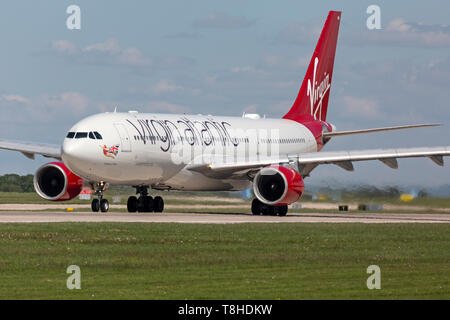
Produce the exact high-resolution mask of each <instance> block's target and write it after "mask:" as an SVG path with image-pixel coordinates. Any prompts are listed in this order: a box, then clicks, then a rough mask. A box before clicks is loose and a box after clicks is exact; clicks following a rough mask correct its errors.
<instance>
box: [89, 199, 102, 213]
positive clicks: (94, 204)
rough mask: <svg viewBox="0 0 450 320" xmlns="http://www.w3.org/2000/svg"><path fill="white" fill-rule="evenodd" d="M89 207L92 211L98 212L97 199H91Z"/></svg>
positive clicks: (98, 203) (98, 202) (98, 204)
mask: <svg viewBox="0 0 450 320" xmlns="http://www.w3.org/2000/svg"><path fill="white" fill-rule="evenodd" d="M91 209H92V212H98V211H99V210H100V201H99V200H98V199H94V200H92V203H91Z"/></svg>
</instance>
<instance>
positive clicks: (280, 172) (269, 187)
mask: <svg viewBox="0 0 450 320" xmlns="http://www.w3.org/2000/svg"><path fill="white" fill-rule="evenodd" d="M304 190H305V184H304V182H303V179H302V177H301V175H300V174H299V173H298V172H297V171H295V170H294V169H292V168H288V167H283V166H270V167H266V168H263V169H261V170H260V171H259V172H258V174H257V175H256V176H255V179H254V180H253V191H254V193H255V196H256V197H257V198H258V199H259V200H260V201H261V202H262V203H265V204H268V205H271V206H282V205H288V204H291V203H293V202H295V201H297V200H298V199H299V198H300V196H301V195H302V194H303V191H304Z"/></svg>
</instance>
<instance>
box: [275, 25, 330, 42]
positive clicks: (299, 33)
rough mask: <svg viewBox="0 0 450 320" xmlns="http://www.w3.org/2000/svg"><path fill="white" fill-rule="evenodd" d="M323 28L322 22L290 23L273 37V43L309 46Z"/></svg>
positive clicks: (315, 40) (317, 37)
mask: <svg viewBox="0 0 450 320" xmlns="http://www.w3.org/2000/svg"><path fill="white" fill-rule="evenodd" d="M322 28H323V22H319V21H309V22H302V23H292V24H289V25H288V26H286V27H284V28H283V29H282V30H281V31H280V32H278V34H277V35H276V36H275V43H277V42H280V43H286V44H295V45H302V44H309V43H316V42H317V40H318V39H319V36H320V33H321V31H322Z"/></svg>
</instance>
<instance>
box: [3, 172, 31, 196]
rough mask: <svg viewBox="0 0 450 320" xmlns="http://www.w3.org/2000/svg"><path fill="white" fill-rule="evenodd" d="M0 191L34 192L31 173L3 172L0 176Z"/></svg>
mask: <svg viewBox="0 0 450 320" xmlns="http://www.w3.org/2000/svg"><path fill="white" fill-rule="evenodd" d="M0 192H34V187H33V175H32V174H28V175H26V176H20V175H18V174H5V175H3V176H0Z"/></svg>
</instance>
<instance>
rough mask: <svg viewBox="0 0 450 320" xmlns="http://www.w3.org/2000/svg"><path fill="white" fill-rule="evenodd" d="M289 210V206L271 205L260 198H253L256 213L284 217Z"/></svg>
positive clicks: (254, 212) (253, 211) (253, 207)
mask: <svg viewBox="0 0 450 320" xmlns="http://www.w3.org/2000/svg"><path fill="white" fill-rule="evenodd" d="M287 212H288V206H287V205H282V206H270V205H268V204H265V203H262V202H261V201H259V200H258V199H256V198H255V199H253V201H252V213H253V214H254V215H261V214H262V215H263V216H280V217H284V216H285V215H286V214H287Z"/></svg>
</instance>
